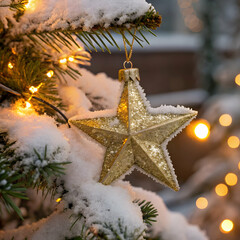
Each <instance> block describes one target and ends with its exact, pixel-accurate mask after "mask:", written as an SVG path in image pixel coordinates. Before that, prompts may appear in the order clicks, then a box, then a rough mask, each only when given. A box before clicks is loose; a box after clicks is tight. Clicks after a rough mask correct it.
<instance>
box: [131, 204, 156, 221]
mask: <svg viewBox="0 0 240 240" xmlns="http://www.w3.org/2000/svg"><path fill="white" fill-rule="evenodd" d="M134 203H137V204H138V206H139V207H140V208H141V211H142V214H143V222H144V223H146V224H147V225H148V226H151V225H152V222H156V217H157V216H158V212H157V209H156V208H155V207H154V206H153V204H152V203H151V202H147V201H145V200H143V201H140V200H135V201H134Z"/></svg>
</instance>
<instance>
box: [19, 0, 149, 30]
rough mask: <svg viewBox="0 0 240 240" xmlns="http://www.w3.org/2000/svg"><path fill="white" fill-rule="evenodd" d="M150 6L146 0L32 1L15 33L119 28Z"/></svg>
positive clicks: (142, 13) (143, 12) (140, 14)
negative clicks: (101, 27)
mask: <svg viewBox="0 0 240 240" xmlns="http://www.w3.org/2000/svg"><path fill="white" fill-rule="evenodd" d="M110 3H111V4H110ZM150 7H151V4H149V3H147V2H146V1H145V0H131V1H129V0H91V1H89V0H32V1H31V3H30V6H29V8H27V10H26V12H25V14H24V16H23V17H22V18H21V19H20V22H19V23H18V24H17V25H16V28H15V31H18V32H30V31H33V30H36V31H44V30H54V29H66V28H72V29H76V28H79V27H82V28H83V29H84V30H89V29H91V28H92V27H94V26H95V25H101V26H103V27H109V26H110V25H111V24H113V23H114V24H115V25H122V24H123V23H125V22H127V21H132V20H134V19H136V18H138V17H140V16H142V15H144V14H145V13H146V12H147V11H148V9H149V8H150Z"/></svg>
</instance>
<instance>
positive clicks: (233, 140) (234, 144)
mask: <svg viewBox="0 0 240 240" xmlns="http://www.w3.org/2000/svg"><path fill="white" fill-rule="evenodd" d="M227 143H228V146H229V147H230V148H238V147H239V144H240V142H239V138H238V137H237V136H231V137H229V138H228V141H227Z"/></svg>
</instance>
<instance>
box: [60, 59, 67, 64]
mask: <svg viewBox="0 0 240 240" xmlns="http://www.w3.org/2000/svg"><path fill="white" fill-rule="evenodd" d="M59 62H60V63H61V64H65V63H67V59H66V58H62V59H60V60H59Z"/></svg>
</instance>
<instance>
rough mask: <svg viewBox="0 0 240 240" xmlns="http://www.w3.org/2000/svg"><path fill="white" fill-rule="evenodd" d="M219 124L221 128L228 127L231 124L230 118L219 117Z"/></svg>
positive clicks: (226, 115) (228, 116)
mask: <svg viewBox="0 0 240 240" xmlns="http://www.w3.org/2000/svg"><path fill="white" fill-rule="evenodd" d="M219 123H220V124H221V125H222V126H223V127H228V126H230V125H231V124H232V117H231V115H229V114H223V115H221V116H220V118H219Z"/></svg>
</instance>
